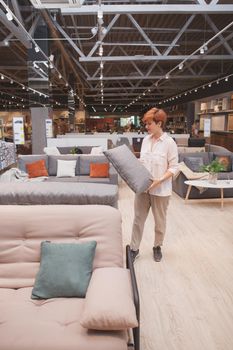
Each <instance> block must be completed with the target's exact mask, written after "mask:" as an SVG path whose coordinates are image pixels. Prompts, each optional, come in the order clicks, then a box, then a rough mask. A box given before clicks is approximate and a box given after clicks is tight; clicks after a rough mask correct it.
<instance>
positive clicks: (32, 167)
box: [25, 159, 49, 178]
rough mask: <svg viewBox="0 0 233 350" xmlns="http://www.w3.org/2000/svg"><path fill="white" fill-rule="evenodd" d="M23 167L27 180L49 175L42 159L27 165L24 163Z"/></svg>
mask: <svg viewBox="0 0 233 350" xmlns="http://www.w3.org/2000/svg"><path fill="white" fill-rule="evenodd" d="M25 166H26V170H27V173H28V177H29V178H33V177H40V176H48V175H49V174H48V171H47V169H46V165H45V160H44V159H40V160H37V161H36V162H34V163H28V164H27V163H26V164H25Z"/></svg>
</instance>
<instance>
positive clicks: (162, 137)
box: [150, 132, 167, 142]
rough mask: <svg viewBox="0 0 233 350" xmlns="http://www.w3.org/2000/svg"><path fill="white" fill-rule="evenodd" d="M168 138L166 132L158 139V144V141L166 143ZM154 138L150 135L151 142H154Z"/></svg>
mask: <svg viewBox="0 0 233 350" xmlns="http://www.w3.org/2000/svg"><path fill="white" fill-rule="evenodd" d="M166 137H167V133H166V132H164V133H163V134H162V135H161V136H160V137H159V138H158V139H157V142H158V141H164V140H165V139H166ZM152 138H153V135H150V139H151V140H152Z"/></svg>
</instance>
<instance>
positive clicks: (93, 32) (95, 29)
mask: <svg viewBox="0 0 233 350" xmlns="http://www.w3.org/2000/svg"><path fill="white" fill-rule="evenodd" d="M97 32H98V28H97V27H93V28H91V33H92V34H93V35H96V34H97Z"/></svg>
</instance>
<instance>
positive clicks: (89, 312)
mask: <svg viewBox="0 0 233 350" xmlns="http://www.w3.org/2000/svg"><path fill="white" fill-rule="evenodd" d="M80 323H81V325H82V326H83V327H85V328H88V329H95V330H123V329H128V328H133V327H137V326H138V321H137V317H136V312H135V307H134V303H133V296H132V289H131V284H130V274H129V270H127V269H123V268H118V267H115V268H114V267H113V268H111V267H108V268H101V269H96V270H94V271H93V275H92V278H91V281H90V284H89V287H88V289H87V294H86V300H85V305H84V310H83V313H82V317H81V321H80Z"/></svg>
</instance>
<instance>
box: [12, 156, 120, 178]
mask: <svg viewBox="0 0 233 350" xmlns="http://www.w3.org/2000/svg"><path fill="white" fill-rule="evenodd" d="M40 159H43V160H45V164H46V167H47V170H48V174H49V177H48V178H47V179H46V180H45V181H49V182H88V183H89V182H90V183H102V184H114V185H117V184H118V175H117V172H116V171H115V169H114V168H113V166H112V165H110V170H109V177H107V178H104V177H98V178H95V177H90V163H109V161H108V160H107V158H106V157H105V156H104V155H100V156H99V155H98V156H94V155H89V154H75V155H69V154H68V155H59V156H50V155H45V154H41V155H19V157H18V168H19V169H20V170H22V171H25V172H26V164H27V163H33V162H35V161H37V160H40ZM58 159H61V160H77V164H76V169H75V176H74V177H57V176H56V174H57V160H58Z"/></svg>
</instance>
